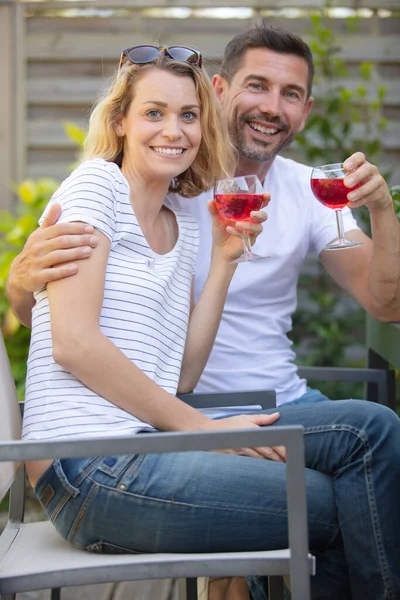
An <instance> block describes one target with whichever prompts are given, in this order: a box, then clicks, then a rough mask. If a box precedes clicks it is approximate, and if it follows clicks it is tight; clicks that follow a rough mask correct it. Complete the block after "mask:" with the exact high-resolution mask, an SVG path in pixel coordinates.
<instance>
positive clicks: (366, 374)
mask: <svg viewBox="0 0 400 600" xmlns="http://www.w3.org/2000/svg"><path fill="white" fill-rule="evenodd" d="M376 366H377V367H378V364H377V365H376ZM381 367H383V368H381ZM386 367H387V365H386V366H385V365H383V364H382V365H380V364H379V368H345V367H299V369H298V373H299V375H300V377H304V378H305V379H307V380H310V381H340V382H347V381H348V382H350V381H351V382H356V381H359V382H363V383H365V384H366V391H367V397H366V399H367V400H370V401H372V402H377V403H379V404H383V405H384V406H388V407H389V408H392V409H393V410H394V409H395V404H396V398H395V387H394V371H393V370H391V369H388V368H386Z"/></svg>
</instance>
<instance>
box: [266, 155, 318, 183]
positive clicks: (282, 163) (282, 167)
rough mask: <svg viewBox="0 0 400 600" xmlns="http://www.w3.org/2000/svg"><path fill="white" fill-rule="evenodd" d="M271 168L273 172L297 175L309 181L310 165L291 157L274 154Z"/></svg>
mask: <svg viewBox="0 0 400 600" xmlns="http://www.w3.org/2000/svg"><path fill="white" fill-rule="evenodd" d="M272 169H273V171H274V172H275V173H278V174H283V173H286V175H288V174H290V175H291V176H292V177H299V178H300V179H305V180H307V181H308V182H309V181H310V176H311V171H312V167H310V166H309V165H304V164H303V163H300V162H298V161H296V160H293V159H292V158H285V157H283V156H276V157H275V159H274V162H273V166H272Z"/></svg>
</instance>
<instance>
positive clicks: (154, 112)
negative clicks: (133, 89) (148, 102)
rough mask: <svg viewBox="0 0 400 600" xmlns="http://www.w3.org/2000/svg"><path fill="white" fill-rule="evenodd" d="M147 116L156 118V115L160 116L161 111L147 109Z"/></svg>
mask: <svg viewBox="0 0 400 600" xmlns="http://www.w3.org/2000/svg"><path fill="white" fill-rule="evenodd" d="M146 116H147V117H150V119H157V118H158V117H160V116H161V112H160V111H159V110H155V109H153V110H148V111H147V113H146Z"/></svg>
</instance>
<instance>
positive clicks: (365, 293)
mask: <svg viewBox="0 0 400 600" xmlns="http://www.w3.org/2000/svg"><path fill="white" fill-rule="evenodd" d="M344 165H345V167H347V168H349V170H350V171H351V172H349V174H348V175H347V176H346V178H345V180H344V182H345V185H348V187H351V186H352V185H354V184H356V183H360V182H362V185H361V186H360V187H359V188H358V189H357V190H354V191H353V192H352V193H351V194H349V198H350V200H351V203H350V206H351V208H353V207H354V208H358V207H359V206H363V205H364V206H366V207H367V208H368V209H369V212H370V218H371V229H372V240H371V239H370V238H368V237H367V236H366V235H365V234H364V233H362V232H361V231H352V232H348V233H347V237H348V238H349V239H354V240H359V241H362V242H363V245H362V246H359V247H358V248H352V249H350V250H344V251H334V252H329V251H323V252H322V253H321V261H322V263H323V264H324V266H325V268H326V270H327V271H328V272H329V273H330V275H332V277H333V278H334V279H335V280H336V281H337V282H338V283H339V284H340V285H341V286H342V287H343V288H344V289H346V290H347V291H348V292H349V293H350V294H352V296H353V297H354V298H355V299H356V300H357V301H358V302H359V303H360V304H361V306H363V307H364V308H365V310H366V311H368V312H369V313H370V314H371V315H373V316H374V317H375V318H376V319H379V320H381V321H400V223H399V221H398V219H397V217H396V215H395V212H394V207H393V201H392V198H391V196H390V192H389V189H388V186H387V184H386V182H385V180H384V179H383V177H382V175H381V174H380V173H379V171H378V169H377V168H376V167H375V166H374V165H371V164H370V163H369V162H367V161H366V159H365V156H364V155H363V154H362V153H361V152H357V153H356V154H353V155H352V156H351V157H350V158H349V159H348V160H347V161H345V163H344ZM350 179H353V180H354V181H353V182H352V181H350Z"/></svg>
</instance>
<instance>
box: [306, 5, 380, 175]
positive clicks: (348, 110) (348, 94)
mask: <svg viewBox="0 0 400 600" xmlns="http://www.w3.org/2000/svg"><path fill="white" fill-rule="evenodd" d="M326 22H327V21H326V20H325V19H324V17H323V15H322V14H321V13H319V14H315V15H313V16H312V17H311V26H312V30H311V39H310V42H309V45H310V48H311V50H312V53H313V56H314V63H315V79H314V82H315V101H316V102H315V106H314V108H313V112H312V113H311V115H310V117H309V119H308V124H307V127H306V129H305V130H304V131H303V132H302V133H301V134H298V135H297V136H296V141H295V146H297V148H298V149H299V150H300V151H301V153H302V155H303V156H304V159H305V161H306V162H307V163H311V164H315V165H316V164H326V163H331V162H342V161H343V160H345V159H346V158H348V157H349V156H350V155H351V154H353V152H355V151H357V150H362V151H363V152H364V154H366V156H368V160H369V161H370V162H374V161H376V160H377V159H378V158H379V154H380V151H381V143H380V139H379V134H380V133H382V131H383V130H384V129H385V127H386V120H385V119H384V118H383V117H382V115H381V109H382V103H383V100H384V97H385V89H384V88H383V87H379V88H378V89H374V88H373V89H374V91H373V93H372V92H371V90H370V87H371V86H369V85H368V84H369V82H371V81H372V78H373V72H374V65H373V63H370V62H364V63H362V64H361V66H360V68H359V77H360V79H361V81H362V83H361V84H359V85H358V86H357V87H356V88H355V89H351V88H350V87H346V86H345V85H344V83H345V82H346V77H347V76H348V72H347V69H346V67H345V65H344V63H343V61H342V60H341V59H340V58H339V57H338V54H339V52H340V47H339V46H338V44H337V41H336V36H335V34H334V33H333V32H332V31H331V30H330V29H329V26H328V25H327V24H326ZM355 24H356V21H355V20H354V19H352V20H348V27H349V29H354V28H355Z"/></svg>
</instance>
